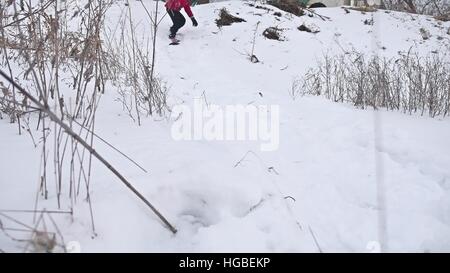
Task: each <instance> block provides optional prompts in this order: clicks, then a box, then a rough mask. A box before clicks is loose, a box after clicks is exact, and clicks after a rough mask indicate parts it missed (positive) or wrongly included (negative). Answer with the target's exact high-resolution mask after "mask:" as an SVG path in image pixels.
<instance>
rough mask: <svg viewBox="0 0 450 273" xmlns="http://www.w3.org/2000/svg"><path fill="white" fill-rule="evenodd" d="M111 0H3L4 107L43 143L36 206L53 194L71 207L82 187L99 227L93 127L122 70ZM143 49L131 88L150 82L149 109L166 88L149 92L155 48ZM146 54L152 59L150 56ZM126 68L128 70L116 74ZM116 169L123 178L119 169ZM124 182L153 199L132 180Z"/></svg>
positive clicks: (0, 107) (0, 62)
mask: <svg viewBox="0 0 450 273" xmlns="http://www.w3.org/2000/svg"><path fill="white" fill-rule="evenodd" d="M112 2H113V0H90V1H88V0H81V1H80V0H45V1H39V2H38V3H36V4H33V5H32V4H31V2H28V1H10V2H8V3H6V5H5V4H4V2H1V3H0V30H1V31H0V67H1V68H2V69H1V70H2V71H1V72H2V75H1V76H2V77H3V78H5V79H7V81H5V82H3V83H2V85H1V86H0V88H1V90H0V91H1V92H0V111H1V112H2V113H3V114H6V115H8V116H10V117H11V120H12V121H17V122H18V125H19V126H18V127H19V132H20V131H21V130H22V129H25V130H26V131H27V132H28V133H29V134H30V135H31V137H32V139H33V142H34V143H35V145H36V146H39V147H40V148H41V149H42V156H41V173H40V176H39V182H38V183H39V185H38V186H39V194H37V198H36V203H35V207H36V208H37V207H38V203H39V200H41V198H43V199H49V198H53V197H51V196H55V199H56V202H57V205H58V208H59V209H61V208H62V207H63V206H64V207H70V209H71V210H72V209H73V207H74V205H75V203H76V202H77V199H78V198H79V197H80V196H81V195H84V196H85V198H84V200H86V202H87V203H88V204H89V210H90V215H91V222H92V232H93V234H94V235H95V234H96V232H95V225H94V215H93V209H92V197H91V194H90V193H91V190H90V184H91V176H92V160H93V157H97V159H99V158H100V159H102V160H104V159H103V158H102V157H101V156H99V155H98V153H96V151H95V149H93V143H94V139H95V138H96V137H98V136H97V135H96V134H95V128H96V126H95V124H96V110H97V107H98V105H99V103H100V98H101V96H102V94H103V93H104V92H105V84H106V81H107V80H114V77H116V76H117V74H115V73H114V72H116V71H114V69H115V68H117V65H115V64H116V63H117V62H114V60H115V59H114V58H117V56H114V55H113V54H108V53H107V50H105V49H104V46H105V44H104V40H103V36H102V32H103V29H104V19H105V14H106V12H107V10H108V8H109V7H110V6H111V4H112ZM155 37H156V36H155ZM136 41H137V39H136V38H133V42H132V43H131V44H132V45H135V44H136ZM140 50H141V49H140V48H138V47H135V48H134V51H133V53H134V54H133V58H132V59H131V61H132V64H133V74H132V75H131V76H129V81H130V82H132V83H133V84H134V85H133V86H134V87H135V88H134V90H133V92H134V93H136V92H135V91H136V90H144V88H145V92H144V91H142V93H145V96H146V97H143V98H142V101H145V102H146V106H143V107H144V108H145V109H146V110H148V109H149V108H148V107H153V106H154V105H155V104H153V103H154V101H155V100H161V101H164V103H163V104H162V106H163V105H165V94H164V97H162V98H157V99H155V97H152V96H153V95H154V94H155V93H151V92H149V90H152V91H154V90H155V89H158V88H159V89H160V90H162V89H163V88H162V87H161V86H162V85H161V83H160V82H159V81H156V85H155V83H154V82H155V81H153V80H154V79H155V78H156V77H155V76H154V74H153V65H152V61H153V60H154V52H153V55H151V54H150V55H149V54H147V52H146V53H144V52H141V51H140ZM127 53H128V54H130V52H127ZM152 57H153V58H152ZM147 60H151V61H150V63H149V61H147ZM13 66H14V69H12V67H13ZM3 68H6V70H5V71H6V73H3ZM149 68H150V69H149ZM128 72H129V70H125V71H124V73H122V74H120V73H119V74H118V75H119V77H120V76H122V75H124V74H126V73H128ZM139 73H141V74H139ZM144 73H145V74H144ZM7 74H8V75H7ZM144 75H146V76H147V78H146V79H144ZM139 81H141V82H139ZM6 82H7V83H6ZM19 83H20V84H19ZM23 86H25V87H26V89H27V90H25V89H24V88H23ZM19 87H20V88H19ZM18 90H21V91H20V92H17V91H18ZM70 91H72V92H70ZM30 100H31V102H30ZM156 105H158V104H156ZM161 111H162V108H158V107H156V108H152V109H150V110H149V113H150V114H152V113H160V112H161ZM14 119H15V120H14ZM104 161H105V162H106V163H105V162H103V161H102V162H103V163H105V165H107V166H109V167H111V166H110V165H109V163H108V162H107V161H106V160H104ZM111 168H112V167H111ZM110 170H111V169H110ZM113 172H115V173H117V174H118V177H121V179H122V178H123V177H122V176H121V175H120V173H118V172H117V171H116V170H115V169H114V170H113ZM123 180H125V178H123ZM50 183H54V185H50ZM124 183H125V184H126V185H127V186H128V187H129V188H130V189H131V190H132V191H133V192H135V194H137V195H138V197H139V198H140V199H142V200H143V201H144V202H146V203H147V205H148V206H149V207H152V206H151V204H150V203H148V201H147V200H146V199H145V198H144V197H143V196H142V195H140V194H139V192H137V191H136V190H135V189H134V188H133V187H132V185H131V184H129V183H128V181H126V180H125V182H124ZM53 191H54V192H53ZM63 197H66V198H63ZM152 209H153V208H152ZM172 230H174V229H173V228H172ZM38 237H39V236H38ZM40 238H42V236H41V237H40Z"/></svg>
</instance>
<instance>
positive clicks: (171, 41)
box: [169, 38, 180, 45]
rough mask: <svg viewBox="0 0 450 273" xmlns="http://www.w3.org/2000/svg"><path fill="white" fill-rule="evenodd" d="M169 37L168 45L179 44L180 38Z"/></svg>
mask: <svg viewBox="0 0 450 273" xmlns="http://www.w3.org/2000/svg"><path fill="white" fill-rule="evenodd" d="M169 39H170V44H169V45H179V44H180V40H178V39H177V38H169Z"/></svg>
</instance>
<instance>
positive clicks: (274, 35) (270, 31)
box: [263, 27, 283, 41]
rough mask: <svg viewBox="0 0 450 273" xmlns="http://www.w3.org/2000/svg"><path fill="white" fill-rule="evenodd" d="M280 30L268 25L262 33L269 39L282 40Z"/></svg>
mask: <svg viewBox="0 0 450 273" xmlns="http://www.w3.org/2000/svg"><path fill="white" fill-rule="evenodd" d="M282 31H283V30H282V29H280V28H278V27H269V28H266V29H265V30H264V32H263V35H264V37H266V38H267V39H270V40H277V41H283V38H282V37H281V33H282Z"/></svg>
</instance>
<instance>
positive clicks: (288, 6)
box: [267, 0, 305, 16]
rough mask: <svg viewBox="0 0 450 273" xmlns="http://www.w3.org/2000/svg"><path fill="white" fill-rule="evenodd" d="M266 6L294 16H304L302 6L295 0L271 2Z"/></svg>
mask: <svg viewBox="0 0 450 273" xmlns="http://www.w3.org/2000/svg"><path fill="white" fill-rule="evenodd" d="M267 4H269V5H272V6H274V7H276V8H279V9H281V10H283V11H285V12H289V13H292V14H294V15H296V16H302V15H304V14H305V12H304V10H303V8H304V7H302V4H300V2H299V1H295V0H271V1H268V2H267Z"/></svg>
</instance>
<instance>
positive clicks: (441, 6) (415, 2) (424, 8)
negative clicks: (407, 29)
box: [382, 0, 450, 19]
mask: <svg viewBox="0 0 450 273" xmlns="http://www.w3.org/2000/svg"><path fill="white" fill-rule="evenodd" d="M382 4H383V5H382V6H384V8H386V9H388V10H395V11H405V12H411V13H418V14H427V15H434V16H437V18H436V19H438V18H442V19H445V18H448V14H449V13H450V1H449V0H383V1H382ZM446 15H447V16H446Z"/></svg>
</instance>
